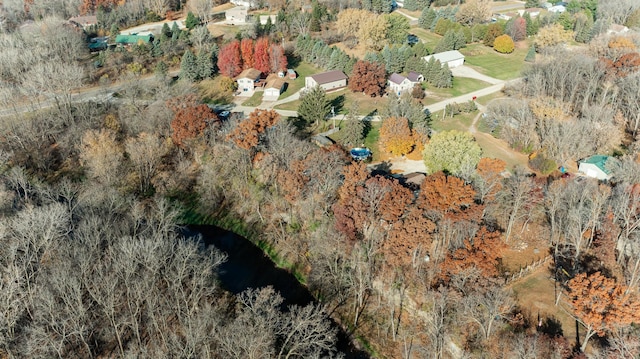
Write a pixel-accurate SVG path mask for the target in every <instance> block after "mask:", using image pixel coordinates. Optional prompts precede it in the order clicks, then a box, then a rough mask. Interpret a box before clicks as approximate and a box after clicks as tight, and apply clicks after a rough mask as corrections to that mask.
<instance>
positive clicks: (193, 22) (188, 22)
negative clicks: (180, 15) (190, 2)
mask: <svg viewBox="0 0 640 359" xmlns="http://www.w3.org/2000/svg"><path fill="white" fill-rule="evenodd" d="M198 25H200V19H198V18H197V17H196V16H195V15H194V14H193V13H192V12H191V11H189V12H188V13H187V18H186V19H185V21H184V26H186V27H187V29H189V30H191V29H193V28H194V27H196V26H198Z"/></svg>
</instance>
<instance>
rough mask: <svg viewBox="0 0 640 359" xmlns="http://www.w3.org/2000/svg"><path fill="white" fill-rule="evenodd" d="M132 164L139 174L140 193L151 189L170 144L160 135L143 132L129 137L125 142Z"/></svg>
mask: <svg viewBox="0 0 640 359" xmlns="http://www.w3.org/2000/svg"><path fill="white" fill-rule="evenodd" d="M125 148H126V151H127V154H128V155H129V159H130V160H131V164H132V165H133V168H134V170H135V173H136V174H137V181H138V185H139V191H140V193H145V192H147V191H148V190H150V189H151V180H152V179H153V177H154V176H155V175H156V173H157V172H158V170H159V168H160V164H161V163H162V157H164V156H165V155H166V154H167V153H168V151H169V146H168V144H167V142H166V141H164V140H163V139H162V138H160V137H159V136H158V135H154V134H146V133H142V134H140V135H139V136H138V137H136V138H129V139H128V140H127V142H126V144H125Z"/></svg>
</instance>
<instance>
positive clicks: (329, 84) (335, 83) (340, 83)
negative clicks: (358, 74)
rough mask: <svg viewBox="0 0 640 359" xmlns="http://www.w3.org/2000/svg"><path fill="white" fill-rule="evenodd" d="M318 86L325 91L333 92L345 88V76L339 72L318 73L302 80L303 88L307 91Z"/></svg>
mask: <svg viewBox="0 0 640 359" xmlns="http://www.w3.org/2000/svg"><path fill="white" fill-rule="evenodd" d="M316 86H320V87H321V88H322V89H324V90H325V91H329V90H335V89H339V88H343V87H346V86H347V75H345V74H344V72H342V71H340V70H334V71H329V72H323V73H319V74H316V75H313V76H307V77H306V78H305V79H304V87H305V88H307V89H311V88H314V87H316Z"/></svg>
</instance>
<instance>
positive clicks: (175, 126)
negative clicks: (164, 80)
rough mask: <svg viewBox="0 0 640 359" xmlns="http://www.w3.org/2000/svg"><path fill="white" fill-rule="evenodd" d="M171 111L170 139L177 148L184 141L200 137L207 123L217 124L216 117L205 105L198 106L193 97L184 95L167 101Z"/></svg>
mask: <svg viewBox="0 0 640 359" xmlns="http://www.w3.org/2000/svg"><path fill="white" fill-rule="evenodd" d="M167 106H168V107H169V108H170V109H171V110H172V111H173V113H174V118H173V121H171V130H172V134H171V139H172V140H173V143H175V144H176V145H178V146H183V145H184V142H185V141H186V140H189V139H192V138H196V137H198V136H200V135H201V134H202V133H203V132H204V130H205V129H206V128H207V125H208V124H209V123H217V122H218V121H219V120H218V116H217V115H216V114H215V113H214V112H213V110H211V108H210V107H209V106H207V105H205V104H198V102H197V99H196V97H195V95H186V96H180V97H176V98H173V99H171V100H168V101H167Z"/></svg>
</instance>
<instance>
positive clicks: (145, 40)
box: [116, 34, 153, 46]
mask: <svg viewBox="0 0 640 359" xmlns="http://www.w3.org/2000/svg"><path fill="white" fill-rule="evenodd" d="M152 41H153V35H151V34H147V35H138V34H131V35H117V36H116V45H121V46H132V45H141V44H149V43H151V42H152Z"/></svg>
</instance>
